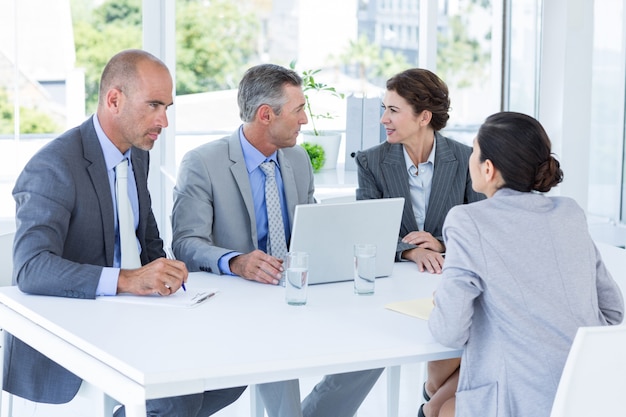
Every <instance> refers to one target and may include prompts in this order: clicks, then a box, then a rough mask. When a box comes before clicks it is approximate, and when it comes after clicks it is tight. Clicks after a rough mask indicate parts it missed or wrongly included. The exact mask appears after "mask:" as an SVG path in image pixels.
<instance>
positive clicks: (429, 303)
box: [385, 297, 434, 320]
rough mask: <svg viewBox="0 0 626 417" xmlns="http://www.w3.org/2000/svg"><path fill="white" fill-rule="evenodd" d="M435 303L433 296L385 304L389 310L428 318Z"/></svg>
mask: <svg viewBox="0 0 626 417" xmlns="http://www.w3.org/2000/svg"><path fill="white" fill-rule="evenodd" d="M433 307H434V304H433V299H432V297H429V298H418V299H415V300H407V301H396V302H393V303H389V304H387V305H386V306H385V308H386V309H388V310H393V311H397V312H398V313H402V314H406V315H409V316H411V317H417V318H418V319H422V320H428V317H429V316H430V312H431V311H432V310H433Z"/></svg>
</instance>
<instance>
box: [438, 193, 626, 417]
mask: <svg viewBox="0 0 626 417" xmlns="http://www.w3.org/2000/svg"><path fill="white" fill-rule="evenodd" d="M443 232H444V239H445V242H446V245H447V251H446V262H445V263H444V267H443V275H442V279H441V282H440V284H439V287H438V289H437V291H436V293H435V308H434V310H433V312H432V314H431V316H430V320H429V326H430V329H431V331H432V334H433V335H434V337H435V339H436V340H438V341H439V342H440V343H442V344H444V345H446V346H451V347H454V348H465V350H464V352H463V357H462V360H461V375H460V379H459V385H458V392H457V395H456V417H465V416H467V417H469V416H472V417H473V416H484V417H496V416H497V417H507V416H510V417H526V416H527V417H531V416H532V417H548V416H549V415H550V410H551V407H552V402H553V400H554V396H555V394H556V388H557V386H558V383H559V379H560V377H561V373H562V371H563V366H564V365H565V360H566V358H567V355H568V352H569V349H570V347H571V344H572V341H573V339H574V336H575V334H576V330H577V329H578V327H580V326H599V325H607V324H618V323H620V322H621V321H622V318H623V315H624V301H623V298H622V294H621V292H620V290H619V287H618V286H617V284H616V283H615V281H613V279H612V278H611V275H610V274H609V272H608V271H607V269H606V268H605V266H604V263H603V262H602V259H601V258H600V254H599V253H598V251H597V249H596V247H595V245H594V243H593V241H592V239H591V237H590V235H589V233H588V229H587V221H586V219H585V215H584V212H583V210H582V209H581V208H580V207H579V206H578V205H577V204H576V203H575V202H574V200H572V199H570V198H565V197H547V196H545V195H543V194H537V193H520V192H517V191H513V190H511V189H506V188H505V189H501V190H499V191H498V192H496V194H495V195H494V196H493V197H492V198H489V199H487V200H484V201H481V202H478V203H474V204H469V205H463V206H457V207H454V208H453V209H451V210H450V212H449V214H448V217H447V219H446V221H445V225H444V231H443Z"/></svg>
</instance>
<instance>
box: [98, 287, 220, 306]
mask: <svg viewBox="0 0 626 417" xmlns="http://www.w3.org/2000/svg"><path fill="white" fill-rule="evenodd" d="M217 293H218V290H217V289H215V288H208V289H206V288H205V289H202V290H196V291H192V290H187V291H183V290H178V291H176V292H175V293H174V294H172V295H167V296H161V295H156V294H155V295H135V294H127V293H124V294H118V295H116V296H103V297H97V298H96V299H97V300H103V301H109V302H117V303H129V304H144V305H152V306H167V307H186V308H190V307H196V306H199V305H200V304H203V303H205V302H207V301H208V300H210V299H211V298H212V297H213V296H215V295H216V294H217Z"/></svg>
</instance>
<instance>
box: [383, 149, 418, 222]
mask: <svg viewBox="0 0 626 417" xmlns="http://www.w3.org/2000/svg"><path fill="white" fill-rule="evenodd" d="M384 148H385V147H383V148H382V149H384ZM387 149H388V152H387V153H386V155H384V156H383V158H382V160H381V168H380V169H381V173H382V177H383V180H384V181H385V184H384V186H385V187H386V188H387V191H388V193H389V195H388V196H386V197H389V198H392V197H404V210H402V222H401V224H402V225H406V226H407V230H406V231H403V232H404V234H406V233H408V232H409V231H412V230H418V225H417V221H416V220H415V214H414V213H413V204H412V202H411V192H410V190H409V178H408V175H409V174H408V173H407V171H406V163H405V161H404V152H403V151H402V145H392V144H390V145H389V147H388V148H387Z"/></svg>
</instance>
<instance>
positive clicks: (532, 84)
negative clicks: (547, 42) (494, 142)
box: [507, 0, 541, 116]
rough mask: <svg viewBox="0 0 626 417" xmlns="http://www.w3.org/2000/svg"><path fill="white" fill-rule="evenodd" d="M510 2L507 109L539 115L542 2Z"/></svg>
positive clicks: (534, 0)
mask: <svg viewBox="0 0 626 417" xmlns="http://www.w3.org/2000/svg"><path fill="white" fill-rule="evenodd" d="M510 3H511V14H510V25H509V30H510V45H509V47H508V48H507V51H508V52H509V57H508V61H509V66H508V67H509V71H508V72H509V84H508V91H509V95H508V106H507V109H508V110H512V111H517V112H520V113H526V114H529V115H531V116H536V114H537V109H536V102H537V82H538V81H537V68H538V65H539V62H538V58H537V57H538V56H539V48H538V45H539V39H540V31H541V19H539V16H541V4H540V1H539V0H516V1H513V2H510Z"/></svg>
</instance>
